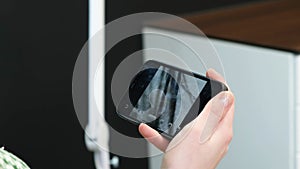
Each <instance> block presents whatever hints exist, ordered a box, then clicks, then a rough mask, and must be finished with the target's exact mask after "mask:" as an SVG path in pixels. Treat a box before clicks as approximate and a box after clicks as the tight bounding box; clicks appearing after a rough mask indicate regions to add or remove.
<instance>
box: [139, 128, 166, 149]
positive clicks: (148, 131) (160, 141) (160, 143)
mask: <svg viewBox="0 0 300 169" xmlns="http://www.w3.org/2000/svg"><path fill="white" fill-rule="evenodd" d="M139 132H140V133H141V135H142V136H143V137H144V138H146V140H148V141H149V142H150V143H152V144H153V145H154V146H155V147H157V148H158V149H160V150H161V151H163V152H164V151H165V150H166V148H167V147H168V145H169V141H168V140H167V139H165V138H164V137H163V136H162V135H160V134H159V133H158V132H157V131H156V130H154V129H152V128H151V127H149V126H148V125H146V124H144V123H141V124H140V125H139Z"/></svg>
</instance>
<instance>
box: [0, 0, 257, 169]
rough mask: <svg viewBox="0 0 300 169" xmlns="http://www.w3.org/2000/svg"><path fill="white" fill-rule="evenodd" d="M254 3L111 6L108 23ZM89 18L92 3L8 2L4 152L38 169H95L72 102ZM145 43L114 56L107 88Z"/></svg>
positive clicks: (2, 4)
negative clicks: (119, 68) (138, 16)
mask: <svg viewBox="0 0 300 169" xmlns="http://www.w3.org/2000/svg"><path fill="white" fill-rule="evenodd" d="M252 2H253V1H250V0H211V1H206V0H186V1H174V0H165V1H159V0H152V1H140V0H123V1H117V0H107V1H106V2H105V4H106V5H105V8H106V9H105V10H106V13H105V15H106V16H105V22H106V23H107V22H110V21H112V20H114V19H117V18H119V17H122V16H125V15H128V14H132V13H136V12H147V11H156V12H165V13H170V14H175V15H181V14H185V13H192V12H197V11H203V10H211V9H215V8H223V7H228V6H232V5H240V4H244V3H252ZM88 11H89V9H88V1H87V0H51V1H41V0H27V1H22V0H1V1H0V77H1V80H0V146H4V147H5V148H6V149H7V150H9V151H11V152H13V153H15V154H16V155H18V156H19V157H20V158H22V159H24V160H25V161H26V162H27V163H28V164H29V165H30V166H31V168H33V169H52V168H57V169H60V168H61V169H65V168H73V169H81V168H85V169H92V168H94V162H93V157H92V153H90V152H88V151H87V149H86V146H85V143H84V130H83V129H82V128H81V126H80V124H79V122H78V120H77V117H76V114H75V112H74V108H73V102H72V73H73V67H74V64H75V61H76V58H77V55H78V53H79V52H80V50H81V48H82V46H83V45H84V43H85V42H86V41H87V38H88ZM139 38H140V37H138V36H137V37H133V38H130V39H127V40H126V45H124V43H123V45H118V46H116V47H115V48H114V49H113V50H112V51H110V53H109V55H110V57H109V58H110V59H109V60H107V61H106V69H107V74H106V78H107V79H108V81H107V83H109V79H110V78H111V75H112V73H113V71H114V69H115V68H116V66H117V65H118V64H119V63H120V61H121V60H122V59H123V57H125V56H127V55H129V54H131V53H132V52H134V51H136V50H137V49H139V48H141V44H140V41H139ZM108 65H109V66H108ZM107 109H108V110H113V109H114V108H113V107H112V105H111V104H108V107H107ZM125 161H126V160H125ZM137 161H138V163H139V165H140V166H147V160H146V159H127V162H124V163H123V164H124V166H120V168H137V167H135V166H136V163H135V162H137ZM139 168H141V167H139Z"/></svg>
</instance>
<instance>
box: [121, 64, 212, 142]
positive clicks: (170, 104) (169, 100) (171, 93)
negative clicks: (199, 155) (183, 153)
mask: <svg viewBox="0 0 300 169" xmlns="http://www.w3.org/2000/svg"><path fill="white" fill-rule="evenodd" d="M209 84H210V81H209V79H208V78H206V77H203V76H199V75H195V74H193V73H189V72H187V71H183V70H181V69H176V68H174V67H171V66H168V65H164V64H159V63H156V62H151V64H149V63H148V64H146V65H144V67H143V69H142V70H141V71H140V72H139V73H138V74H137V75H136V76H135V77H134V78H133V79H132V81H131V83H130V85H129V90H128V92H127V94H126V95H125V96H124V98H123V99H122V101H121V104H120V105H121V106H119V108H118V113H119V114H120V115H121V116H122V117H124V118H126V119H128V120H130V121H133V122H135V123H146V124H148V125H149V126H151V127H152V128H154V129H156V130H157V131H159V132H160V133H163V134H164V135H165V136H167V137H168V138H173V137H174V136H175V135H176V134H177V133H178V132H179V131H180V130H181V128H182V127H184V126H185V125H186V124H187V123H189V122H190V121H191V120H193V119H194V118H196V117H197V116H198V114H199V113H200V112H201V111H202V109H203V107H204V105H205V104H206V103H207V102H208V100H209V99H210V98H211V95H210V94H208V93H210V91H211V90H210V85H209Z"/></svg>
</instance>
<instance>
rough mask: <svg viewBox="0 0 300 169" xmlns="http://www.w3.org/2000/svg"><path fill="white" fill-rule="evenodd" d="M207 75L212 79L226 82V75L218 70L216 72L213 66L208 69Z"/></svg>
mask: <svg viewBox="0 0 300 169" xmlns="http://www.w3.org/2000/svg"><path fill="white" fill-rule="evenodd" d="M206 76H207V77H209V78H211V79H214V80H217V81H220V82H222V83H225V84H226V81H225V79H224V77H223V76H222V75H221V74H219V73H218V72H216V71H215V70H214V69H211V68H210V69H208V70H207V71H206Z"/></svg>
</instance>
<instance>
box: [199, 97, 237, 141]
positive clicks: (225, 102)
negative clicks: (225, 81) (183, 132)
mask: <svg viewBox="0 0 300 169" xmlns="http://www.w3.org/2000/svg"><path fill="white" fill-rule="evenodd" d="M233 103H234V96H233V94H232V93H231V92H221V93H219V94H218V95H217V96H216V97H214V98H213V99H212V100H211V101H210V102H209V105H208V106H207V107H206V108H204V110H203V112H202V113H205V114H208V116H207V119H206V121H203V120H201V121H200V122H201V123H202V124H199V125H202V126H203V125H204V127H203V130H202V132H201V136H200V143H202V144H203V143H205V142H206V141H208V140H209V139H210V137H211V136H212V134H213V133H214V131H215V129H216V128H217V127H218V125H219V123H220V121H221V119H223V118H224V117H225V116H226V114H227V112H228V111H229V110H230V109H231V107H232V105H233ZM203 123H204V124H203Z"/></svg>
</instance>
